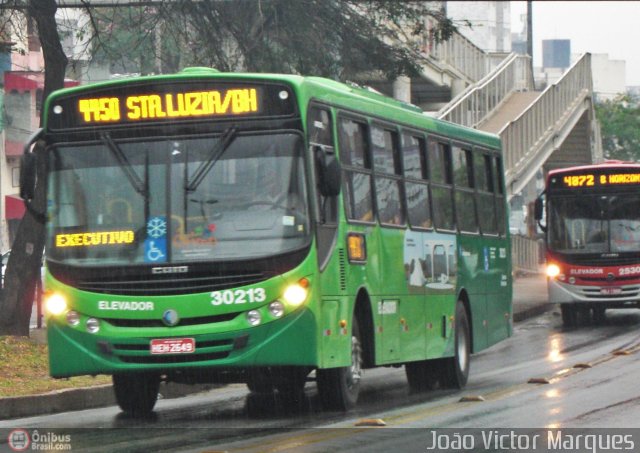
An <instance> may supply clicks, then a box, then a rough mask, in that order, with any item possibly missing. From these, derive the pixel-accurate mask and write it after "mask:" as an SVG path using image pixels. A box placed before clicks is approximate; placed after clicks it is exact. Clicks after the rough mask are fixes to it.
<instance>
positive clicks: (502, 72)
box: [436, 54, 602, 199]
mask: <svg viewBox="0 0 640 453" xmlns="http://www.w3.org/2000/svg"><path fill="white" fill-rule="evenodd" d="M592 98H593V83H592V76H591V55H590V54H585V55H583V56H582V57H581V58H580V59H579V60H578V61H577V62H576V63H575V64H574V65H573V66H572V67H571V68H569V69H568V70H567V71H566V72H565V74H564V75H563V77H562V78H561V79H560V80H558V81H557V82H556V83H554V84H552V85H549V86H548V87H547V88H546V89H544V90H543V91H536V90H535V89H534V86H533V74H532V71H531V64H530V57H528V56H522V55H516V54H510V55H509V56H508V57H507V58H505V59H504V61H503V62H502V63H500V64H499V65H498V66H497V67H496V68H495V69H493V70H492V71H491V72H490V73H489V74H488V75H486V76H485V77H484V78H482V79H481V80H479V81H478V82H475V83H473V84H471V85H469V87H468V88H467V89H466V90H464V92H462V93H460V94H459V95H458V96H456V97H455V98H454V99H453V100H452V101H451V102H450V103H449V104H447V105H446V106H445V107H443V108H442V109H440V110H439V111H438V113H437V115H436V116H438V118H441V119H445V120H448V121H452V122H454V123H459V124H464V125H466V126H469V127H474V128H477V129H480V130H485V131H488V132H493V133H497V134H498V135H500V137H501V138H502V142H503V150H504V170H505V183H506V186H507V194H508V198H509V199H511V198H512V197H513V196H514V195H515V194H518V193H519V192H520V191H522V190H523V188H524V187H525V186H526V185H527V183H529V182H530V181H531V179H532V178H533V177H534V176H535V175H536V173H537V172H538V171H539V170H540V169H541V168H544V169H545V170H549V169H551V168H556V167H561V166H569V165H578V164H586V163H591V162H594V161H598V160H601V159H602V145H601V140H600V133H599V127H598V124H597V121H596V120H595V114H594V110H593V103H592Z"/></svg>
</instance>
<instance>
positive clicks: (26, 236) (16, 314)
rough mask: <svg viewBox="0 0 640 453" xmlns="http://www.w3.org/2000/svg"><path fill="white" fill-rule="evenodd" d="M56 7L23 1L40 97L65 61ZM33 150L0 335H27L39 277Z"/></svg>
mask: <svg viewBox="0 0 640 453" xmlns="http://www.w3.org/2000/svg"><path fill="white" fill-rule="evenodd" d="M22 6H23V7H24V5H22ZM56 9H57V6H56V2H55V0H29V1H28V2H27V4H26V11H27V13H28V15H29V16H30V17H31V18H33V19H34V20H35V21H36V25H37V30H38V35H39V37H40V44H41V46H42V52H43V55H44V61H45V68H46V70H45V80H44V93H43V96H44V97H46V96H47V95H48V94H49V93H50V92H51V91H53V90H55V89H58V88H62V87H63V85H64V75H65V70H66V65H67V57H66V56H65V54H64V52H63V50H62V45H61V42H60V37H59V36H58V31H57V26H56V21H55V14H56ZM44 97H43V98H44ZM41 118H42V116H41ZM33 152H35V153H36V156H37V162H38V163H37V184H36V193H35V197H34V199H33V200H32V201H33V203H32V208H33V209H29V210H27V212H26V213H25V216H24V218H23V219H22V222H21V223H20V226H19V228H18V231H17V233H16V238H15V240H14V243H13V246H12V249H11V256H10V258H9V262H8V264H7V269H6V271H5V287H4V290H3V292H2V297H0V313H2V318H0V335H21V336H28V335H29V320H30V317H31V310H32V308H33V300H34V296H35V288H36V282H37V281H38V279H39V278H40V263H41V262H42V251H43V248H44V222H43V220H44V219H43V218H42V216H41V215H39V214H38V213H43V212H44V211H45V206H46V202H45V198H46V176H45V171H46V166H45V159H44V149H43V147H42V146H41V144H39V143H38V144H36V146H35V149H34V151H33Z"/></svg>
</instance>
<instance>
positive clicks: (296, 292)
mask: <svg viewBox="0 0 640 453" xmlns="http://www.w3.org/2000/svg"><path fill="white" fill-rule="evenodd" d="M308 294H309V280H307V279H306V278H303V279H300V281H299V282H298V283H296V284H294V285H291V286H289V287H287V289H285V290H284V294H283V295H282V297H283V299H284V301H285V302H286V303H287V304H289V305H293V306H294V307H297V306H298V305H301V304H302V303H303V302H304V301H305V300H306V299H307V295H308Z"/></svg>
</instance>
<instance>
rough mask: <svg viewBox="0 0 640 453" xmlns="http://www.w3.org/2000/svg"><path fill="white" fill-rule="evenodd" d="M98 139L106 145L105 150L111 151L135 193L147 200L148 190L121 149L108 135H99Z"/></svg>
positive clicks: (105, 133)
mask: <svg viewBox="0 0 640 453" xmlns="http://www.w3.org/2000/svg"><path fill="white" fill-rule="evenodd" d="M100 138H101V139H102V142H103V143H104V144H105V145H107V148H109V151H111V154H112V155H113V157H115V159H116V160H117V161H118V164H120V168H121V169H122V171H123V172H124V174H125V176H126V177H127V179H128V180H129V182H130V183H131V185H132V186H133V188H134V189H135V191H136V192H138V193H139V194H140V195H142V196H143V197H144V198H145V199H147V198H148V190H147V188H146V184H145V183H144V181H143V180H142V179H140V177H139V176H138V174H137V173H136V172H135V170H134V169H133V167H132V166H131V163H130V162H129V159H127V156H126V155H125V154H124V152H123V151H122V149H120V147H119V146H118V145H117V144H116V142H114V141H113V139H112V138H111V135H109V133H107V132H104V133H102V134H100Z"/></svg>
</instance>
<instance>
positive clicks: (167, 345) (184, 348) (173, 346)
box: [149, 338, 196, 354]
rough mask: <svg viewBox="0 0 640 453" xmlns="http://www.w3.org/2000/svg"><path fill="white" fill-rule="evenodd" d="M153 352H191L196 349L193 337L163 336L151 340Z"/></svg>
mask: <svg viewBox="0 0 640 453" xmlns="http://www.w3.org/2000/svg"><path fill="white" fill-rule="evenodd" d="M149 348H150V351H151V354H191V353H192V352H195V350H196V341H195V340H194V339H193V338H161V339H156V340H151V344H150V346H149Z"/></svg>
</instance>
